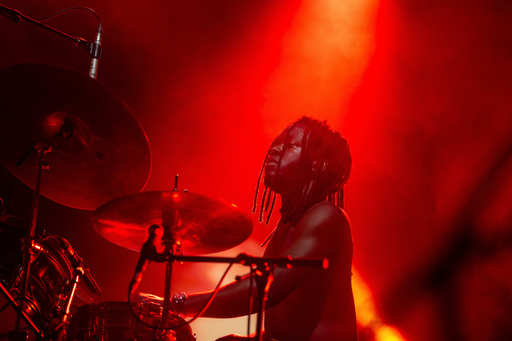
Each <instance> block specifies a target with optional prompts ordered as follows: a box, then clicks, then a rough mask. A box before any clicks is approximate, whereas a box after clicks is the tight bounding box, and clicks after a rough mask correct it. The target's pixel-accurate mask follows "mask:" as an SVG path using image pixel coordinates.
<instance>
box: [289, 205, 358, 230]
mask: <svg viewBox="0 0 512 341" xmlns="http://www.w3.org/2000/svg"><path fill="white" fill-rule="evenodd" d="M299 225H302V227H303V228H305V229H314V230H317V229H327V230H331V229H336V230H338V229H347V228H348V229H350V220H349V218H348V216H347V214H346V213H345V211H344V210H342V209H341V208H339V207H337V206H336V205H334V204H332V203H330V202H328V201H322V202H319V203H318V204H315V205H313V206H311V207H310V208H309V209H308V210H307V211H306V213H304V215H303V216H302V218H301V219H300V220H299ZM316 232H319V231H316Z"/></svg>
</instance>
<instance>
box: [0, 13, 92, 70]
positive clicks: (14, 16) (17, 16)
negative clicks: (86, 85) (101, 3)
mask: <svg viewBox="0 0 512 341" xmlns="http://www.w3.org/2000/svg"><path fill="white" fill-rule="evenodd" d="M94 13H95V12H94ZM0 14H3V15H4V16H6V17H7V18H9V19H11V20H12V21H13V22H14V23H16V24H19V23H24V22H28V23H30V24H33V25H35V26H37V27H39V28H42V29H44V30H46V31H50V32H52V33H56V34H57V35H59V36H61V37H64V38H66V39H68V40H72V41H73V45H75V46H79V47H81V48H83V49H85V50H87V51H88V52H89V55H90V56H91V58H93V60H94V59H97V58H99V56H100V55H101V45H100V46H98V44H93V43H91V42H89V41H87V40H85V39H83V38H80V37H73V36H72V35H69V34H67V33H64V32H62V31H59V30H57V29H55V28H53V27H51V26H48V25H45V24H43V23H41V22H40V21H37V20H36V19H32V18H30V17H28V16H26V15H24V14H22V13H21V12H20V11H17V10H15V9H12V8H9V7H7V6H5V5H2V4H0ZM98 20H99V17H98ZM99 27H101V22H100V24H99ZM90 77H91V78H96V75H95V74H94V75H90Z"/></svg>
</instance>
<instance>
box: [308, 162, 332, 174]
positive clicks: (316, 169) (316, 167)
mask: <svg viewBox="0 0 512 341" xmlns="http://www.w3.org/2000/svg"><path fill="white" fill-rule="evenodd" d="M328 164H329V162H328V161H327V159H323V160H314V161H313V163H312V164H311V169H312V170H313V173H316V174H319V173H322V172H323V171H325V169H326V168H327V165H328Z"/></svg>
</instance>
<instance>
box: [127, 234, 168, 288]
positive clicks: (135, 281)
mask: <svg viewBox="0 0 512 341" xmlns="http://www.w3.org/2000/svg"><path fill="white" fill-rule="evenodd" d="M159 228H160V226H159V225H151V226H150V227H149V229H148V234H149V236H148V240H147V241H146V242H145V243H144V245H142V249H141V250H140V257H139V261H138V262H137V265H136V266H135V273H134V274H133V277H132V280H131V281H130V287H129V292H130V295H131V294H133V292H134V291H135V290H136V289H137V287H138V286H139V284H140V281H141V280H142V275H143V274H144V271H146V267H147V266H148V263H149V262H150V260H151V255H152V254H153V253H154V252H155V251H156V247H155V239H156V229H159Z"/></svg>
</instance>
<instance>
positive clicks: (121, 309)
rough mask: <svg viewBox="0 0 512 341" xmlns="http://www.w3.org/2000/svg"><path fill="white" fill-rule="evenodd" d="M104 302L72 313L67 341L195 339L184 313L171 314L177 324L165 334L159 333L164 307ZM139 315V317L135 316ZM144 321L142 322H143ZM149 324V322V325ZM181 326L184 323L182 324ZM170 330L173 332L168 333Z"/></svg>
mask: <svg viewBox="0 0 512 341" xmlns="http://www.w3.org/2000/svg"><path fill="white" fill-rule="evenodd" d="M132 309H133V312H132V311H131V310H130V306H129V305H128V303H127V302H122V301H119V302H102V303H92V304H86V305H83V306H81V307H79V308H78V309H76V311H75V312H74V313H73V314H72V316H71V319H70V325H69V329H68V337H67V340H68V341H128V340H130V341H153V340H165V341H195V340H196V338H195V336H194V335H193V333H192V329H191V328H190V326H189V325H188V323H187V322H186V321H185V320H183V319H182V318H181V317H179V316H176V315H172V314H171V315H170V319H171V322H172V323H171V325H172V326H174V327H178V328H177V330H176V331H170V332H169V333H168V335H167V336H166V337H164V336H160V334H159V332H158V330H156V329H153V328H151V327H149V326H153V327H157V326H158V325H159V323H160V321H161V317H162V310H163V309H162V307H161V305H159V304H154V303H149V304H148V303H132ZM134 313H135V315H137V317H138V318H135V316H134ZM140 321H142V322H143V323H141V322H140ZM145 324H146V325H149V326H146V325H145ZM180 326H181V327H180ZM169 334H170V335H169Z"/></svg>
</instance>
